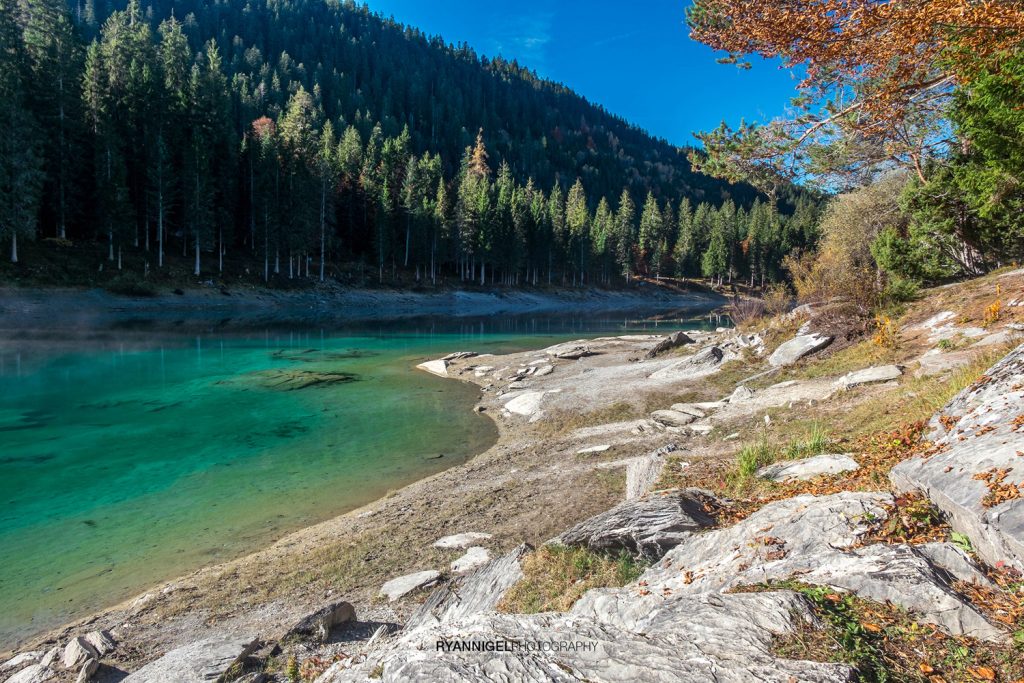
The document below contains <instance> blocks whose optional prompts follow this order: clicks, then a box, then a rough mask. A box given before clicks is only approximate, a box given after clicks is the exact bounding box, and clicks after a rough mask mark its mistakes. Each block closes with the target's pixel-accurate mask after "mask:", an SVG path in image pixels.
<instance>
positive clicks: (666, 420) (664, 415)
mask: <svg viewBox="0 0 1024 683" xmlns="http://www.w3.org/2000/svg"><path fill="white" fill-rule="evenodd" d="M651 419H652V420H654V421H655V422H660V423H661V424H663V425H667V426H669V427H685V426H686V425H688V424H690V423H691V422H693V421H695V420H696V419H697V418H696V417H694V416H693V415H690V414H689V413H683V412H680V411H678V410H655V411H654V412H653V413H651Z"/></svg>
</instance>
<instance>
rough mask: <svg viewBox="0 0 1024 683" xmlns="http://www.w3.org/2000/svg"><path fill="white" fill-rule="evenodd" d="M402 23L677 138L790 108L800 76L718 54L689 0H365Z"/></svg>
mask: <svg viewBox="0 0 1024 683" xmlns="http://www.w3.org/2000/svg"><path fill="white" fill-rule="evenodd" d="M367 2H368V4H369V6H370V8H371V9H372V10H374V11H376V12H380V13H382V14H384V15H385V16H388V15H390V16H394V18H395V19H396V20H397V21H400V22H401V23H403V24H410V25H412V26H416V27H419V28H420V29H422V30H423V31H425V32H426V33H428V34H431V35H433V34H438V35H440V36H442V37H443V38H444V39H445V40H446V41H448V42H451V43H459V42H463V41H464V42H466V43H468V44H469V45H471V46H472V47H473V48H474V49H476V50H477V52H479V53H482V54H486V55H488V56H493V55H495V54H501V55H503V56H504V57H506V58H508V59H512V58H516V59H518V60H519V62H520V63H521V64H525V65H527V66H529V67H531V68H533V69H535V70H536V71H537V73H538V74H540V75H541V76H544V77H546V78H550V79H552V80H555V81H560V82H562V83H565V84H566V85H568V86H569V87H571V88H572V89H574V90H576V91H577V92H578V93H580V94H582V95H583V96H585V97H586V98H587V99H589V100H590V101H591V102H596V103H599V104H602V105H604V107H605V108H606V109H608V110H609V111H611V112H613V113H615V114H618V115H620V116H622V117H623V118H625V119H626V120H628V121H630V122H632V123H635V124H637V125H639V126H641V127H642V128H645V129H647V130H648V131H650V132H651V133H653V134H654V135H657V136H660V137H663V138H666V139H667V140H668V141H669V142H671V143H673V144H677V145H689V144H694V142H695V141H694V139H693V135H692V133H693V131H696V130H707V129H711V128H714V127H716V126H717V125H718V124H719V122H721V121H722V120H723V119H724V120H726V121H727V122H729V123H730V124H732V125H737V124H739V122H740V119H741V118H746V119H747V120H748V121H753V120H759V121H763V120H765V119H769V118H773V117H775V116H778V115H780V114H782V113H783V111H784V109H785V107H786V104H787V102H788V101H789V99H790V97H791V96H792V95H793V93H794V85H795V81H794V80H793V78H792V76H791V75H790V74H789V73H788V72H786V71H783V70H780V69H779V68H778V67H777V66H775V65H774V64H769V63H765V62H761V63H755V65H754V68H753V69H752V70H750V71H742V70H739V69H737V68H736V67H734V66H727V65H722V64H718V63H716V62H715V57H716V55H715V53H714V52H712V51H711V50H710V49H708V48H706V47H704V46H703V45H700V44H697V43H694V42H693V41H691V40H690V39H689V38H688V37H687V29H686V25H685V23H684V17H683V15H684V11H685V7H686V5H687V4H688V3H687V2H686V0H643V1H642V2H636V3H623V2H614V1H612V0H590V1H588V2H585V1H583V0H560V1H558V2H550V1H549V2H543V1H542V0H518V1H516V2H512V1H510V0H434V1H433V2H431V1H429V0H367Z"/></svg>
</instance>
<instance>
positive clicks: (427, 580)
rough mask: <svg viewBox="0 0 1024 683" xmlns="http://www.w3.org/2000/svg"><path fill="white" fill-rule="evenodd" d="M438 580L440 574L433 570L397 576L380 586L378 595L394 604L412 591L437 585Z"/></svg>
mask: <svg viewBox="0 0 1024 683" xmlns="http://www.w3.org/2000/svg"><path fill="white" fill-rule="evenodd" d="M440 578H441V572H439V571H436V570H434V569H427V570H426V571H422V572H416V573H414V574H406V575H405V576H399V577H398V578H395V579H391V580H390V581H388V582H387V583H385V584H384V585H383V586H381V587H380V595H382V596H384V597H386V598H387V599H388V600H390V601H391V602H394V601H395V600H398V599H399V598H401V597H404V596H406V595H408V594H409V593H412V592H413V591H414V590H418V589H420V588H427V587H429V586H432V585H433V584H435V583H437V581H438V579H440Z"/></svg>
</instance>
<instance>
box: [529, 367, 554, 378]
mask: <svg viewBox="0 0 1024 683" xmlns="http://www.w3.org/2000/svg"><path fill="white" fill-rule="evenodd" d="M554 371H555V369H554V368H553V367H552V366H550V365H542V366H540V367H539V368H537V370H536V371H535V372H534V373H533V376H534V377H543V376H545V375H550V374H551V373H552V372H554Z"/></svg>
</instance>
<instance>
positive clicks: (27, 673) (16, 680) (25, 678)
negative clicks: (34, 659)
mask: <svg viewBox="0 0 1024 683" xmlns="http://www.w3.org/2000/svg"><path fill="white" fill-rule="evenodd" d="M53 677H54V673H53V670H52V669H50V668H49V667H46V666H43V665H42V664H30V665H29V666H27V667H25V668H24V669H22V670H21V671H19V672H18V673H16V674H14V675H13V676H11V677H10V678H8V679H7V681H6V683H44V681H49V680H52V679H53Z"/></svg>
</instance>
